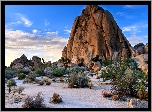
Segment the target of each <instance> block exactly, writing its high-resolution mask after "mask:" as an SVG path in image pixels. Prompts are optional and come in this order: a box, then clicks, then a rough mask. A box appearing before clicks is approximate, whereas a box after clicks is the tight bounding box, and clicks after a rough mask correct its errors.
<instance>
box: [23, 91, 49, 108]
mask: <svg viewBox="0 0 152 112" xmlns="http://www.w3.org/2000/svg"><path fill="white" fill-rule="evenodd" d="M43 102H44V99H43V98H42V96H41V93H40V92H39V93H38V94H37V96H36V97H30V96H28V97H27V98H26V99H25V101H24V104H23V105H22V108H46V106H45V104H44V103H43Z"/></svg>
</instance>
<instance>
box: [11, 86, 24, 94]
mask: <svg viewBox="0 0 152 112" xmlns="http://www.w3.org/2000/svg"><path fill="white" fill-rule="evenodd" d="M12 91H13V94H15V93H16V92H18V94H21V93H22V92H23V91H24V87H22V86H19V87H18V88H13V89H12Z"/></svg>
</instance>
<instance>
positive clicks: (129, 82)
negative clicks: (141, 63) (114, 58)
mask: <svg viewBox="0 0 152 112" xmlns="http://www.w3.org/2000/svg"><path fill="white" fill-rule="evenodd" d="M102 76H105V77H104V78H106V79H107V78H108V79H110V80H111V81H112V88H111V89H112V92H113V93H115V94H118V95H131V96H136V95H137V91H138V90H141V89H142V90H143V91H145V83H146V82H147V81H148V77H146V75H144V73H143V72H142V70H141V69H139V68H138V65H137V63H136V62H135V61H134V60H133V59H130V58H129V59H119V60H118V63H117V65H114V64H112V65H108V66H107V67H106V69H105V70H103V72H102ZM147 76H148V75H147ZM141 80H143V81H141Z"/></svg>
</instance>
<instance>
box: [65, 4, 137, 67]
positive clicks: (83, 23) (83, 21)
mask: <svg viewBox="0 0 152 112" xmlns="http://www.w3.org/2000/svg"><path fill="white" fill-rule="evenodd" d="M114 52H119V55H120V56H121V57H131V56H135V52H134V50H133V48H132V47H131V45H130V43H129V41H128V40H127V39H126V37H125V36H124V35H123V33H122V30H121V29H120V28H119V26H118V25H117V23H116V21H115V20H114V18H113V16H112V14H111V13H110V12H109V11H107V10H104V9H103V8H101V7H99V6H97V5H87V6H86V8H85V9H83V11H82V13H81V15H80V16H78V17H76V19H75V20H74V24H73V27H72V31H71V34H70V38H69V40H68V44H67V46H66V47H64V49H63V51H62V56H63V57H67V58H69V59H71V61H72V62H73V63H77V61H78V60H80V59H84V63H85V64H88V63H89V61H90V60H91V58H94V57H95V56H96V55H99V56H101V57H102V59H103V60H105V59H107V58H109V57H113V54H114Z"/></svg>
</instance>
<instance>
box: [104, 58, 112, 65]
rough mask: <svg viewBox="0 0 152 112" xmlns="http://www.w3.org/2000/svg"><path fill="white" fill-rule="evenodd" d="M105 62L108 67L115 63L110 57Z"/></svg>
mask: <svg viewBox="0 0 152 112" xmlns="http://www.w3.org/2000/svg"><path fill="white" fill-rule="evenodd" d="M103 64H104V66H105V67H106V66H108V65H111V64H113V61H112V60H111V59H110V58H108V59H107V60H105V61H103Z"/></svg>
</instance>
